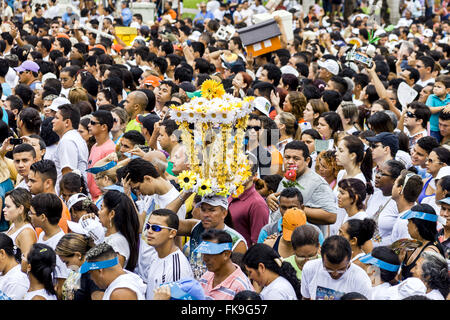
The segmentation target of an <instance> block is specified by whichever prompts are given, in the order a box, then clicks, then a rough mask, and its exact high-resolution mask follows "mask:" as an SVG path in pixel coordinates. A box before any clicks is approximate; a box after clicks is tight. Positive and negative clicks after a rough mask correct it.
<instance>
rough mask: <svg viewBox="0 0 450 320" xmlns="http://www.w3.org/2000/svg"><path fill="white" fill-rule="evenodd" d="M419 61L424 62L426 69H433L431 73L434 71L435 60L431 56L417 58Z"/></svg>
mask: <svg viewBox="0 0 450 320" xmlns="http://www.w3.org/2000/svg"><path fill="white" fill-rule="evenodd" d="M417 60H420V61H422V63H423V65H424V67H425V68H431V70H430V72H433V71H434V64H435V62H434V59H433V58H432V57H429V56H420V57H418V58H417Z"/></svg>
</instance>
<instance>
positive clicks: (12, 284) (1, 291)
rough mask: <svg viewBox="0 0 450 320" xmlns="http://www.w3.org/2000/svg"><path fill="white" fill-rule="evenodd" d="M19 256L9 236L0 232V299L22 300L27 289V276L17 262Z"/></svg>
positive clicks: (19, 253)
mask: <svg viewBox="0 0 450 320" xmlns="http://www.w3.org/2000/svg"><path fill="white" fill-rule="evenodd" d="M20 256H21V252H20V249H19V248H17V247H16V246H15V245H14V243H13V241H12V240H11V238H10V237H8V236H7V235H6V234H4V233H0V274H1V276H0V300H22V299H23V297H24V295H25V293H26V292H27V290H28V287H29V282H28V279H27V276H26V274H24V273H22V271H21V270H20V264H19V263H18V262H17V261H20Z"/></svg>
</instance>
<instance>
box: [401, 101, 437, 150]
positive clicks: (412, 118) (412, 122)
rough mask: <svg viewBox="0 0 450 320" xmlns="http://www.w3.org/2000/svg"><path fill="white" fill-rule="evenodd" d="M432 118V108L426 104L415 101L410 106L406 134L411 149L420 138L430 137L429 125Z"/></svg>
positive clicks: (406, 120) (406, 119)
mask: <svg viewBox="0 0 450 320" xmlns="http://www.w3.org/2000/svg"><path fill="white" fill-rule="evenodd" d="M430 117H431V111H430V108H428V107H427V106H426V105H425V104H423V103H421V102H418V101H414V102H411V103H410V104H409V105H408V108H407V109H406V117H405V118H404V119H405V120H404V123H405V127H406V130H405V133H406V135H407V136H408V138H409V148H410V149H411V148H413V147H414V145H415V144H416V143H417V141H418V140H419V139H420V138H422V137H426V136H427V135H428V133H427V125H428V121H429V120H430Z"/></svg>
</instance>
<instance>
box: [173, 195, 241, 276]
mask: <svg viewBox="0 0 450 320" xmlns="http://www.w3.org/2000/svg"><path fill="white" fill-rule="evenodd" d="M188 195H189V196H190V194H189V193H188V194H185V193H184V192H183V194H182V195H181V196H182V197H183V198H184V199H183V200H186V199H187V196H188ZM183 203H184V201H183ZM197 207H199V208H200V220H197V219H186V220H184V219H180V227H179V229H178V235H180V236H190V237H191V238H190V240H189V245H188V250H189V251H188V252H187V253H186V255H187V256H188V259H189V262H190V264H191V267H192V270H193V272H194V277H195V278H196V279H199V278H200V277H201V276H202V275H203V274H204V273H205V271H206V266H205V264H204V263H203V261H202V258H201V254H199V253H198V252H196V251H195V249H196V248H197V247H198V245H199V244H200V243H201V235H202V234H203V232H204V231H206V230H209V229H218V230H224V231H225V232H227V233H228V234H230V236H231V238H232V248H231V250H232V251H234V252H239V253H245V251H246V250H247V243H246V241H245V238H244V237H243V236H242V235H241V234H240V233H238V232H237V231H236V230H234V229H232V228H230V227H229V226H228V225H227V224H225V219H226V218H227V215H228V200H227V198H226V197H224V196H220V195H216V194H209V195H206V196H204V197H202V199H201V201H200V202H199V203H198V204H197ZM227 219H230V217H228V218H227Z"/></svg>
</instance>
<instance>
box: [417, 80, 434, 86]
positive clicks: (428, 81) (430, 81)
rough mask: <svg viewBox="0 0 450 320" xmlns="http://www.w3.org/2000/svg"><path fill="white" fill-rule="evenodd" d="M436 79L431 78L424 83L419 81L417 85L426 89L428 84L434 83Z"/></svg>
mask: <svg viewBox="0 0 450 320" xmlns="http://www.w3.org/2000/svg"><path fill="white" fill-rule="evenodd" d="M435 80H436V79H434V78H430V79H428V80H425V81H422V79H419V80H418V81H417V82H416V84H418V85H420V86H422V87H426V85H427V84H429V83H434V82H435Z"/></svg>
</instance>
